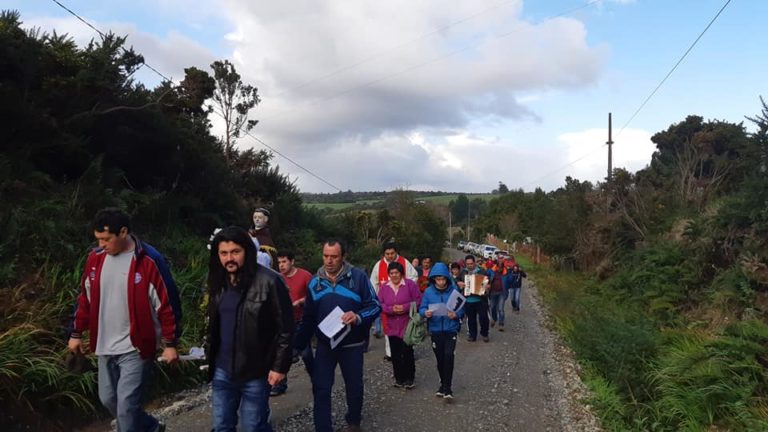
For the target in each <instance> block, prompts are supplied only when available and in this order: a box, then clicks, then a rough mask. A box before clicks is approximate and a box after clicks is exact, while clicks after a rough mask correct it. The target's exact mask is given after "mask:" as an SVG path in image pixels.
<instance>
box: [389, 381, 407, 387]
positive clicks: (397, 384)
mask: <svg viewBox="0 0 768 432" xmlns="http://www.w3.org/2000/svg"><path fill="white" fill-rule="evenodd" d="M392 386H393V387H395V388H403V387H405V384H403V383H401V382H395V383H394V384H392Z"/></svg>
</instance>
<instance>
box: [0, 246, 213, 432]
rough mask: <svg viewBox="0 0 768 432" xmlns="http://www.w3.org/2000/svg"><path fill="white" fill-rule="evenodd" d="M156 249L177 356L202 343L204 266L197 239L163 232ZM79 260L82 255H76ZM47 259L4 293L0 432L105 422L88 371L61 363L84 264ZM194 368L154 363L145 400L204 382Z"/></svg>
mask: <svg viewBox="0 0 768 432" xmlns="http://www.w3.org/2000/svg"><path fill="white" fill-rule="evenodd" d="M157 239H158V241H157V242H154V241H152V239H149V240H150V242H151V243H152V244H153V245H155V246H157V247H158V249H159V250H161V251H162V252H163V253H164V254H165V255H166V256H167V257H168V258H169V262H170V265H171V269H172V272H173V275H174V279H175V281H176V283H177V285H178V288H179V294H180V297H181V299H182V310H183V313H184V320H183V327H184V334H183V337H182V340H181V346H180V350H181V352H186V350H187V349H188V348H189V347H190V346H194V345H199V344H200V342H201V337H202V332H203V327H204V325H205V319H204V316H203V313H202V311H201V310H200V304H201V301H202V294H203V284H204V278H205V275H206V272H207V265H208V250H207V249H206V247H205V243H204V242H203V240H202V239H199V238H196V237H194V236H191V235H189V234H188V233H182V232H176V233H166V234H165V235H164V236H163V237H162V238H161V237H160V236H158V237H157ZM83 258H84V257H83ZM53 261H54V260H53V259H52V258H51V259H50V260H49V261H48V262H47V263H46V264H45V265H43V266H41V267H40V268H39V269H38V271H37V272H36V274H35V275H34V277H33V278H30V279H29V280H28V281H26V282H24V283H22V284H20V285H17V286H15V287H10V288H4V289H3V292H4V295H6V296H8V298H6V301H8V302H9V304H11V305H13V307H7V308H3V309H2V311H1V312H2V315H1V318H2V321H1V322H0V404H2V406H3V409H2V410H0V411H2V412H0V429H3V430H11V431H12V430H16V429H17V428H18V427H20V425H27V426H28V427H30V428H32V430H50V431H54V430H71V429H72V428H73V427H75V426H76V425H78V424H80V423H81V422H83V421H89V420H92V419H94V418H98V417H104V416H106V413H105V412H104V410H103V408H102V407H101V404H100V402H99V400H98V396H97V391H96V371H95V367H96V358H95V356H90V357H89V359H90V360H91V364H92V366H93V370H92V371H89V372H85V373H83V374H73V373H71V372H69V371H68V370H67V369H66V367H65V365H64V357H65V354H66V342H67V339H66V338H67V335H66V326H67V323H68V317H69V315H70V314H71V312H72V308H73V305H74V301H75V297H76V296H77V293H78V285H79V280H80V273H81V268H82V263H83V259H82V258H81V259H80V261H79V262H77V263H76V264H74V263H73V265H71V266H70V265H65V264H52V262H53ZM197 366H198V365H196V364H193V362H189V363H186V362H185V363H182V364H181V365H179V366H174V367H166V366H164V365H159V364H156V365H155V371H154V372H155V377H156V379H154V380H153V387H152V389H151V391H150V394H149V396H150V397H152V398H154V397H156V396H158V395H161V394H164V393H167V392H172V391H176V390H180V389H183V388H188V387H190V386H193V385H195V384H196V383H199V382H200V381H201V380H202V379H203V376H202V374H201V373H200V372H199V370H198V368H197Z"/></svg>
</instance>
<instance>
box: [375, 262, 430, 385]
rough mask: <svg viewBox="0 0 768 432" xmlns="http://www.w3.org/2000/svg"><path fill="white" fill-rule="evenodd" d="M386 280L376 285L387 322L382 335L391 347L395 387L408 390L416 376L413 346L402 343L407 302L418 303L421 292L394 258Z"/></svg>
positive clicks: (409, 305)
mask: <svg viewBox="0 0 768 432" xmlns="http://www.w3.org/2000/svg"><path fill="white" fill-rule="evenodd" d="M387 271H388V273H389V281H387V282H386V283H385V284H383V285H381V287H379V301H380V302H381V309H382V313H384V314H386V315H387V320H386V322H387V325H386V326H385V328H384V334H386V335H387V336H388V337H389V345H390V347H391V348H392V369H393V370H394V373H395V387H398V388H406V389H412V388H413V387H414V384H413V380H414V378H415V375H416V363H415V362H414V358H413V347H411V346H409V345H406V344H405V342H403V334H404V333H405V327H406V326H407V325H408V321H409V320H410V317H409V316H408V312H409V311H410V307H411V303H413V302H416V306H417V307H418V306H419V304H420V303H421V291H419V286H418V285H416V282H414V281H412V280H410V279H406V278H404V277H403V275H404V274H405V269H404V268H403V266H402V264H400V263H399V262H397V261H393V262H391V263H389V266H388V267H387Z"/></svg>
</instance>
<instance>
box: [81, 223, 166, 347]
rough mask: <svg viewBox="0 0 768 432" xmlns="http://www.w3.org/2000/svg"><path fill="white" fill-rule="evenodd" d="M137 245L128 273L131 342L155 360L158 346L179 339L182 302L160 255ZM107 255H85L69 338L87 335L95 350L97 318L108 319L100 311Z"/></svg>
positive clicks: (104, 312) (154, 250)
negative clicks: (159, 339)
mask: <svg viewBox="0 0 768 432" xmlns="http://www.w3.org/2000/svg"><path fill="white" fill-rule="evenodd" d="M133 239H134V241H135V243H136V249H135V250H134V256H133V260H131V269H130V270H129V272H128V313H129V316H130V321H131V329H130V333H131V335H130V337H131V343H132V344H133V346H134V347H136V349H137V350H138V351H139V354H140V355H141V357H142V358H144V359H150V358H154V354H155V351H156V350H157V348H158V346H159V345H160V344H159V342H160V341H158V340H157V337H158V336H160V338H161V341H162V343H163V345H164V346H176V343H177V341H178V339H179V337H180V336H181V302H180V300H179V293H178V291H177V289H176V284H175V283H174V282H173V278H172V277H171V272H170V270H169V269H168V265H167V264H166V262H165V259H163V257H162V255H160V253H159V252H158V251H157V250H156V249H155V248H153V247H152V246H150V245H148V244H147V243H144V242H141V241H139V239H137V238H136V237H134V238H133ZM106 257H107V253H106V252H105V251H104V250H103V249H101V248H96V249H94V250H92V251H91V253H90V254H88V258H87V259H86V260H85V269H84V271H83V276H82V278H81V280H80V295H78V296H77V303H76V305H75V313H74V316H73V320H72V327H71V333H70V337H72V338H81V337H82V334H83V332H84V331H88V332H89V333H90V341H91V342H90V345H91V346H90V349H91V351H92V352H95V351H96V343H97V341H98V340H99V338H98V331H99V319H108V317H109V311H100V310H99V299H100V294H101V291H100V288H101V286H100V282H101V269H102V266H103V265H104V259H105V258H106Z"/></svg>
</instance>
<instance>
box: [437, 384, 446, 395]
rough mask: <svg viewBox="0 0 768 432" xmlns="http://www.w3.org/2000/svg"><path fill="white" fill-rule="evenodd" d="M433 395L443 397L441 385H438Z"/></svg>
mask: <svg viewBox="0 0 768 432" xmlns="http://www.w3.org/2000/svg"><path fill="white" fill-rule="evenodd" d="M435 396H437V397H445V390H443V387H442V386H440V388H439V389H437V391H436V392H435Z"/></svg>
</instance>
